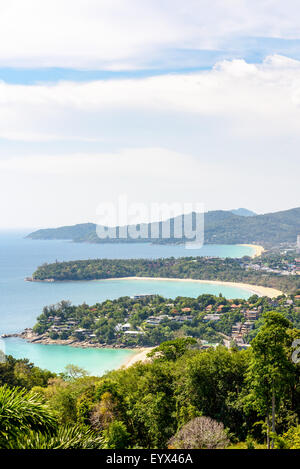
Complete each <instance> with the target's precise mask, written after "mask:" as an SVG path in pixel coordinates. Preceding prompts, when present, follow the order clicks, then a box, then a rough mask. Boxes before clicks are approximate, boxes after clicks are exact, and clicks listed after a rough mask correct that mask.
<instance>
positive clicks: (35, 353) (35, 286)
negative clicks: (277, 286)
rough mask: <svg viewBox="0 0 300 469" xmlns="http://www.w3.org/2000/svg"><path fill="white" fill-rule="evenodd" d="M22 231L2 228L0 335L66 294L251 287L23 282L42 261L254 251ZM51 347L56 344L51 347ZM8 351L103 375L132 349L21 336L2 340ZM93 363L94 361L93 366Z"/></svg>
mask: <svg viewBox="0 0 300 469" xmlns="http://www.w3.org/2000/svg"><path fill="white" fill-rule="evenodd" d="M24 235H25V233H24V232H1V233H0V335H1V334H4V333H5V334H9V333H16V332H21V331H22V330H24V328H26V327H32V326H33V325H34V323H35V320H36V317H37V316H38V315H39V314H40V313H41V311H42V308H43V306H45V305H49V304H54V303H57V302H58V301H60V300H62V299H65V300H70V301H71V302H72V303H73V304H82V303H83V302H86V303H88V304H93V303H96V302H101V301H104V300H105V299H115V298H118V297H120V296H133V295H136V294H144V293H158V294H161V295H163V296H165V297H168V298H175V297H176V296H191V297H197V296H199V295H200V294H202V293H212V294H219V293H222V294H223V295H224V296H226V297H227V298H236V297H240V298H248V297H249V296H250V293H249V291H247V290H243V289H240V288H236V287H228V286H224V285H211V284H199V283H197V282H172V281H168V280H166V281H158V280H151V281H147V280H109V281H108V280H106V281H89V282H88V281H87V282H84V281H83V282H58V283H32V282H25V281H24V278H25V277H27V276H30V275H31V274H32V273H33V271H34V270H35V269H36V268H37V266H39V265H41V264H42V263H44V262H48V263H50V262H55V261H56V260H58V261H64V260H76V259H94V258H111V259H116V258H123V259H125V258H127V259H130V258H159V257H171V256H174V257H185V256H216V257H242V256H244V255H252V254H253V250H252V248H250V247H247V246H234V245H230V246H227V245H226V246H223V245H207V246H203V247H202V248H201V249H193V250H191V249H185V247H184V246H165V245H151V244H139V243H136V244H122V243H120V244H103V245H99V244H87V243H73V242H69V241H57V240H52V241H40V240H35V241H33V240H29V239H24ZM53 347H54V348H53ZM5 348H6V353H9V354H11V355H13V356H14V357H16V358H21V357H26V358H29V359H30V360H31V361H33V362H34V363H35V364H36V365H38V366H41V367H42V368H48V369H50V370H53V371H62V370H63V368H64V366H65V365H66V364H68V363H73V364H76V365H78V366H82V367H84V368H86V369H87V370H88V371H90V372H92V373H95V372H96V371H97V370H98V371H97V373H96V374H99V373H100V374H101V373H102V372H103V371H104V370H108V369H112V368H116V367H117V366H119V365H120V364H122V363H123V362H124V361H126V359H127V356H130V354H132V353H133V352H132V351H130V350H111V349H108V351H107V350H103V349H75V348H74V347H67V346H58V345H53V346H52V345H51V346H50V345H41V344H28V343H26V342H25V341H22V340H20V339H8V340H6V341H5ZM95 363H97V365H95Z"/></svg>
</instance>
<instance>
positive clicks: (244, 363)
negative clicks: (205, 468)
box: [0, 311, 300, 449]
mask: <svg viewBox="0 0 300 469" xmlns="http://www.w3.org/2000/svg"><path fill="white" fill-rule="evenodd" d="M296 337H300V331H299V330H298V329H295V328H294V327H293V325H292V324H291V323H290V322H289V321H288V320H286V318H285V317H284V316H283V315H282V314H279V313H276V312H273V311H270V312H267V313H265V315H264V323H263V325H262V327H261V328H260V330H259V332H258V334H257V335H256V338H255V339H254V341H253V347H250V348H249V349H247V350H242V351H238V350H237V349H236V348H232V349H227V348H225V347H223V346H219V347H217V348H216V349H214V348H210V349H207V350H198V349H197V348H195V341H193V340H192V339H191V338H177V339H175V340H174V341H172V342H165V343H163V344H161V345H160V346H159V347H158V348H157V349H156V350H153V351H152V353H151V355H152V358H151V360H152V361H151V362H148V363H141V362H140V363H136V364H135V365H133V366H131V367H129V368H126V369H120V370H116V371H111V372H109V373H107V374H106V375H104V376H103V377H101V378H95V377H89V376H84V374H83V373H81V374H80V373H79V372H78V370H77V377H75V375H74V373H71V374H70V373H68V374H67V375H65V376H60V377H52V378H50V379H49V381H48V383H47V385H46V384H44V385H39V386H34V387H33V388H32V389H31V391H29V394H28V392H27V391H20V390H19V389H16V388H14V387H11V386H10V387H9V388H8V387H7V385H6V386H5V387H4V388H1V390H0V416H1V422H4V423H1V427H0V428H1V430H0V435H1V436H0V438H1V446H2V447H9V448H12V447H13V448H18V447H26V448H27V447H34V448H37V447H43V448H46V447H49V448H54V447H62V448H64V447H68V446H67V445H68V442H69V447H83V448H85V447H86V448H88V447H91V446H90V445H91V434H93V438H92V440H93V444H94V445H95V446H96V447H103V448H112V449H121V448H151V449H154V448H162V449H163V448H167V447H170V448H174V447H175V448H220V447H221V448H222V447H224V448H226V447H229V448H259V447H264V448H266V447H267V446H268V442H269V441H270V440H271V441H272V442H273V443H270V445H269V446H270V447H272V446H274V448H298V449H299V448H300V443H299V432H300V430H299V423H298V422H299V416H300V385H299V372H300V365H299V363H298V364H296V363H294V362H293V361H292V352H293V348H292V342H293V341H294V339H295V338H296ZM263 355H264V356H265V357H266V360H263ZM261 367H263V368H262V371H259V370H260V368H261ZM75 371H76V370H75ZM274 396H275V399H274ZM270 414H271V419H270V418H269V415H270ZM54 415H55V420H54V419H53V418H52V416H54ZM9 416H13V417H12V418H11V419H9ZM269 420H271V424H270V422H269ZM270 425H271V431H270ZM70 429H71V430H70ZM25 432H26V435H25ZM90 432H92V433H90ZM72 434H73V435H74V443H72ZM65 445H66V446H65ZM72 445H73V446H72ZM97 445H98V446H97Z"/></svg>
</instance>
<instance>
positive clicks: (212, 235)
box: [26, 207, 300, 247]
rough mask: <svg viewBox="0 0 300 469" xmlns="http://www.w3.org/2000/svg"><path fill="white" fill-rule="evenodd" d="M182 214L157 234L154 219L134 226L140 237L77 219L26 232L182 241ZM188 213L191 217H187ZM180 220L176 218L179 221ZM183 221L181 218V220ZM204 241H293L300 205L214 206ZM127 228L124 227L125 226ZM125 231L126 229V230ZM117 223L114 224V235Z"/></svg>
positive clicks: (208, 214)
mask: <svg viewBox="0 0 300 469" xmlns="http://www.w3.org/2000/svg"><path fill="white" fill-rule="evenodd" d="M180 217H181V219H182V220H183V218H182V217H183V216H182V215H180V216H179V217H174V218H170V219H168V220H165V221H163V222H159V223H158V224H159V237H156V238H153V237H151V233H152V230H154V223H142V224H138V225H129V226H136V227H137V228H138V229H140V230H142V231H143V230H144V231H147V230H148V236H147V237H144V238H141V239H133V238H125V239H119V238H116V239H100V238H99V237H98V236H97V233H96V227H97V225H96V224H95V223H81V224H76V225H70V226H61V227H58V228H48V229H40V230H37V231H34V232H32V233H29V234H28V235H27V236H26V238H30V239H44V240H46V239H48V240H51V239H61V240H63V239H65V240H72V241H74V242H90V243H108V242H109V243H111V242H154V243H157V242H158V243H163V244H170V243H172V244H174V243H182V242H184V241H187V238H184V237H182V238H179V239H178V238H176V237H174V226H175V223H177V222H178V220H179V219H180ZM188 217H192V220H190V219H189V218H188ZM186 220H189V221H190V222H193V223H195V213H192V214H190V215H187V216H186ZM179 222H180V221H179ZM182 223H183V222H182ZM168 224H169V226H170V228H171V230H170V236H169V237H168V238H163V237H162V236H161V233H162V229H163V227H164V226H167V225H168ZM204 227H205V230H204V242H205V244H261V245H263V246H265V247H269V246H274V245H278V244H280V243H296V239H297V235H298V234H300V207H297V208H293V209H289V210H283V211H279V212H272V213H267V214H262V215H250V216H244V215H236V214H234V213H232V212H231V211H226V210H215V211H210V212H206V213H204ZM126 229H127V230H128V227H127V228H126ZM127 232H128V231H127ZM118 233H119V227H117V235H118Z"/></svg>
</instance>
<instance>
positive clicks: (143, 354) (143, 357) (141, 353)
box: [120, 347, 155, 368]
mask: <svg viewBox="0 0 300 469" xmlns="http://www.w3.org/2000/svg"><path fill="white" fill-rule="evenodd" d="M154 348H155V347H147V348H140V349H138V350H137V353H135V354H134V355H132V356H131V357H129V358H128V360H127V361H126V362H125V364H124V363H123V365H122V366H121V367H120V368H128V367H129V366H131V365H134V364H135V363H137V362H147V361H150V359H149V358H147V353H149V352H151V350H152V349H154Z"/></svg>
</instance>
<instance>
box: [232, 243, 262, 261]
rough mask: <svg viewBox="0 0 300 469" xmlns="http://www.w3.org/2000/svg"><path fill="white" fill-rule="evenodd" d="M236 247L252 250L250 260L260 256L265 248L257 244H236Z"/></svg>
mask: <svg viewBox="0 0 300 469" xmlns="http://www.w3.org/2000/svg"><path fill="white" fill-rule="evenodd" d="M236 246H246V247H248V248H252V249H254V254H253V256H251V257H252V259H254V258H255V257H259V256H261V255H262V253H263V252H265V248H263V247H262V246H260V245H259V244H237V245H236Z"/></svg>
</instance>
